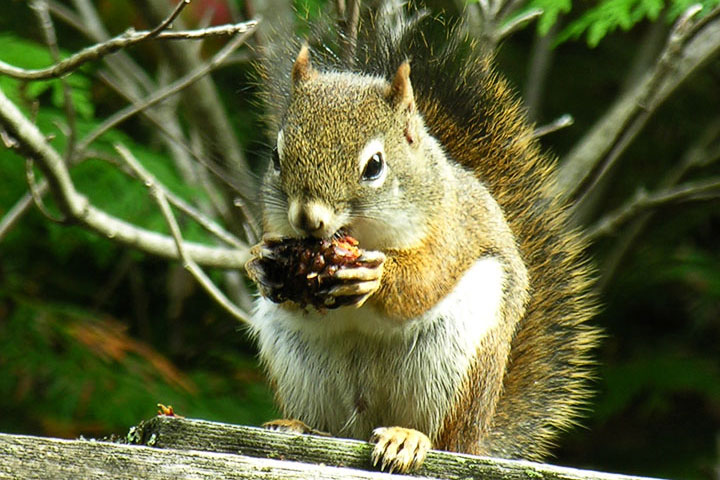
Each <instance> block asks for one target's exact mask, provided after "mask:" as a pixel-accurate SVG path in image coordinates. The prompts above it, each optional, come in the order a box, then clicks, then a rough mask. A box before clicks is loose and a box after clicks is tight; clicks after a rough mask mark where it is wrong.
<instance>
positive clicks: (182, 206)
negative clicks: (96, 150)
mask: <svg viewBox="0 0 720 480" xmlns="http://www.w3.org/2000/svg"><path fill="white" fill-rule="evenodd" d="M115 150H117V151H118V153H120V155H121V157H122V158H123V160H124V161H125V164H126V165H127V166H129V167H130V171H131V173H132V174H133V177H135V178H137V179H139V180H140V181H142V182H144V183H147V182H151V183H152V184H153V185H154V186H153V188H155V189H158V190H161V191H162V194H163V196H164V197H165V198H166V199H167V200H168V201H169V202H170V203H171V204H173V205H174V206H176V207H177V208H178V209H179V210H180V211H182V212H183V213H185V214H186V215H187V216H189V217H190V218H192V219H193V220H195V221H196V222H197V223H198V224H199V225H200V226H201V227H203V228H204V229H205V230H207V231H208V232H210V233H212V234H213V235H215V236H216V237H217V238H218V239H220V240H222V241H223V242H225V243H226V244H228V245H230V246H232V247H235V248H237V249H244V250H247V249H248V248H249V247H248V246H247V245H246V244H245V243H243V242H242V241H241V240H240V239H238V238H237V237H236V236H235V235H233V234H232V233H230V232H228V231H227V230H225V229H224V228H223V227H221V226H220V225H218V224H217V223H215V222H214V221H212V220H210V219H209V218H207V217H206V216H205V215H203V213H202V212H200V211H199V210H197V209H196V208H195V207H193V206H192V205H190V204H189V203H188V202H186V201H185V200H183V199H182V198H180V197H178V196H177V195H175V194H174V193H172V192H171V191H170V190H169V189H168V188H167V187H166V186H165V185H163V184H162V182H160V181H158V180H157V179H156V178H155V177H154V176H153V175H152V174H151V173H150V172H148V171H147V170H146V169H145V167H143V166H142V164H140V162H139V161H138V160H137V159H136V158H135V157H134V156H133V155H132V154H131V153H130V152H129V151H128V149H127V148H126V147H124V146H123V145H115Z"/></svg>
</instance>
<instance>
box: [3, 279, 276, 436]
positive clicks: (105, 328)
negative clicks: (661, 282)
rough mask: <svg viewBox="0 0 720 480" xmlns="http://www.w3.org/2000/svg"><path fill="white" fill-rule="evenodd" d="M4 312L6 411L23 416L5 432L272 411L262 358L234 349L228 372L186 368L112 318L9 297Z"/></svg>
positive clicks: (65, 430)
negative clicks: (167, 413) (163, 415)
mask: <svg viewBox="0 0 720 480" xmlns="http://www.w3.org/2000/svg"><path fill="white" fill-rule="evenodd" d="M0 311H3V312H5V313H6V317H5V319H4V320H3V322H2V324H3V328H2V329H0V351H1V352H2V356H0V370H2V372H3V375H0V410H2V411H3V412H13V413H14V414H13V415H11V416H6V418H5V421H4V422H3V429H8V428H13V429H17V430H18V431H23V430H25V431H26V429H27V428H28V426H30V425H32V426H33V428H34V429H35V430H37V431H42V432H45V433H49V434H52V435H58V436H62V437H73V436H77V435H79V434H86V435H87V434H90V435H99V434H105V433H106V432H110V431H115V432H122V431H124V430H125V429H127V427H128V426H130V425H134V424H136V423H137V422H138V421H139V420H140V419H143V418H147V417H149V416H152V415H153V414H154V412H155V411H156V410H157V408H156V404H157V403H164V404H172V405H173V406H174V408H175V411H176V412H178V414H183V415H186V416H192V417H198V418H208V419H223V420H225V421H233V422H238V423H251V424H257V423H259V422H261V421H263V420H266V419H267V418H270V417H271V416H272V415H273V409H272V407H271V405H270V401H269V400H270V396H269V394H268V391H267V387H266V386H265V385H264V382H263V379H262V377H261V376H260V375H258V373H257V371H256V366H255V364H254V362H253V361H252V360H251V359H250V358H247V357H244V356H242V355H240V354H238V353H233V352H225V354H224V356H225V361H226V363H225V365H226V367H229V368H226V369H225V370H224V371H219V370H218V371H212V370H202V369H193V370H190V371H182V370H179V369H178V368H177V367H176V366H175V365H174V364H173V363H172V362H170V361H169V359H167V358H166V357H165V356H164V355H162V354H160V353H159V352H157V351H156V350H155V349H154V348H152V347H151V346H150V345H148V344H145V343H144V342H141V341H138V340H136V339H134V338H132V337H131V336H130V335H128V332H127V331H126V330H127V328H126V327H125V326H124V325H122V324H121V323H119V322H117V321H116V320H113V319H111V318H107V317H106V316H98V314H96V313H93V312H90V311H87V310H84V309H81V308H77V307H69V306H61V305H55V304H51V303H48V302H42V303H35V302H32V301H28V300H24V299H21V298H19V297H17V296H14V295H10V294H8V292H6V291H5V292H3V291H0ZM239 377H242V378H245V381H244V382H240V381H237V378H239ZM8 421H10V422H9V424H8Z"/></svg>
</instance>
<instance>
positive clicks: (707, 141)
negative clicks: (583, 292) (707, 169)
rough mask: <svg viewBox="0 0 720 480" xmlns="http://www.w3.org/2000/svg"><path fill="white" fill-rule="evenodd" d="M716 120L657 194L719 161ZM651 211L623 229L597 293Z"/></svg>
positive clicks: (719, 126) (718, 124)
mask: <svg viewBox="0 0 720 480" xmlns="http://www.w3.org/2000/svg"><path fill="white" fill-rule="evenodd" d="M719 140H720V118H716V119H715V121H713V122H710V124H709V125H708V127H707V128H706V129H705V130H704V131H703V132H702V134H701V135H700V136H699V137H698V139H697V141H695V142H693V145H691V146H690V148H689V149H688V150H687V151H686V152H685V154H684V155H683V157H682V159H681V161H680V162H679V163H678V165H677V166H676V167H675V168H673V169H671V170H670V171H669V172H668V173H667V174H666V175H665V178H664V179H663V180H662V181H661V182H660V183H659V185H658V188H657V189H658V190H667V189H670V188H672V187H673V186H675V185H676V184H677V183H678V182H679V181H680V180H681V179H682V178H683V177H684V176H685V175H686V174H687V173H688V172H689V171H690V170H692V169H694V168H699V167H703V166H706V165H709V164H710V163H712V162H713V161H716V160H718V159H720V143H718V141H719ZM653 214H654V213H653V212H652V211H646V212H644V213H640V215H638V216H636V217H635V218H634V219H632V220H631V221H630V223H629V224H628V225H625V226H624V227H623V228H622V230H621V232H620V235H619V236H618V239H617V241H616V242H615V245H614V247H613V248H612V250H611V251H610V252H609V253H608V254H607V255H606V256H605V259H604V261H603V265H602V268H601V269H600V272H601V273H602V275H601V276H600V281H599V282H598V287H597V288H598V290H600V291H602V290H604V289H605V288H606V286H607V285H608V284H609V283H610V282H611V280H612V278H613V277H614V275H615V272H616V271H617V269H618V267H619V266H620V264H621V262H622V260H623V258H624V257H625V255H626V254H627V252H628V251H629V250H630V248H631V247H632V246H633V245H634V244H635V242H636V241H637V239H638V238H640V235H641V233H642V232H643V230H644V229H645V227H646V226H647V224H648V223H649V221H650V219H651V218H652V216H653Z"/></svg>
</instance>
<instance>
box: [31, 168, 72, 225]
mask: <svg viewBox="0 0 720 480" xmlns="http://www.w3.org/2000/svg"><path fill="white" fill-rule="evenodd" d="M25 180H26V181H27V184H28V189H29V190H30V198H32V201H33V203H34V204H35V206H36V207H37V209H38V210H40V213H42V214H43V215H44V216H45V217H46V218H47V219H48V220H50V221H51V222H55V223H66V222H67V217H66V216H61V217H56V216H55V215H53V214H52V213H50V210H48V209H47V207H46V206H45V202H43V198H42V197H43V193H44V192H41V191H40V189H39V188H38V184H37V182H36V181H35V172H34V171H33V160H32V158H30V157H27V158H25ZM45 191H47V189H45Z"/></svg>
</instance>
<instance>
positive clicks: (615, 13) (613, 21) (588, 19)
mask: <svg viewBox="0 0 720 480" xmlns="http://www.w3.org/2000/svg"><path fill="white" fill-rule="evenodd" d="M696 3H699V4H700V5H702V6H703V11H702V12H700V14H699V16H702V15H704V14H707V13H708V12H709V11H710V10H711V9H712V8H714V7H716V6H718V5H720V0H701V1H695V0H670V1H666V0H595V1H594V2H592V3H589V2H588V3H579V2H576V3H575V7H576V8H578V7H579V11H577V12H575V13H576V15H575V16H569V18H568V21H567V24H566V25H565V26H564V28H562V29H561V30H560V32H559V33H558V35H557V38H556V43H557V44H560V43H562V42H565V41H567V40H569V39H578V38H580V37H582V36H585V39H586V41H587V43H588V45H589V46H590V47H595V46H597V45H598V43H600V41H601V40H602V39H603V38H605V36H606V35H607V34H609V33H612V32H614V31H616V30H617V29H622V30H626V31H627V30H629V29H631V28H632V27H634V26H635V25H636V24H637V23H639V22H641V21H644V20H649V21H656V20H658V19H659V18H660V16H661V15H662V14H663V12H665V15H664V16H665V19H666V20H667V21H674V20H675V19H676V18H678V17H679V16H680V15H681V14H682V13H683V12H684V11H685V10H686V9H687V8H689V7H690V6H691V5H693V4H696ZM572 6H573V5H572V4H571V0H530V1H529V2H528V5H527V7H526V9H527V10H529V9H532V8H540V9H542V10H543V15H542V17H541V18H540V20H539V22H538V26H537V30H538V33H539V34H540V35H545V34H547V33H548V32H549V31H550V28H551V27H552V26H553V25H554V24H555V22H557V21H558V18H559V16H560V15H564V14H570V12H571V10H572Z"/></svg>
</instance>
